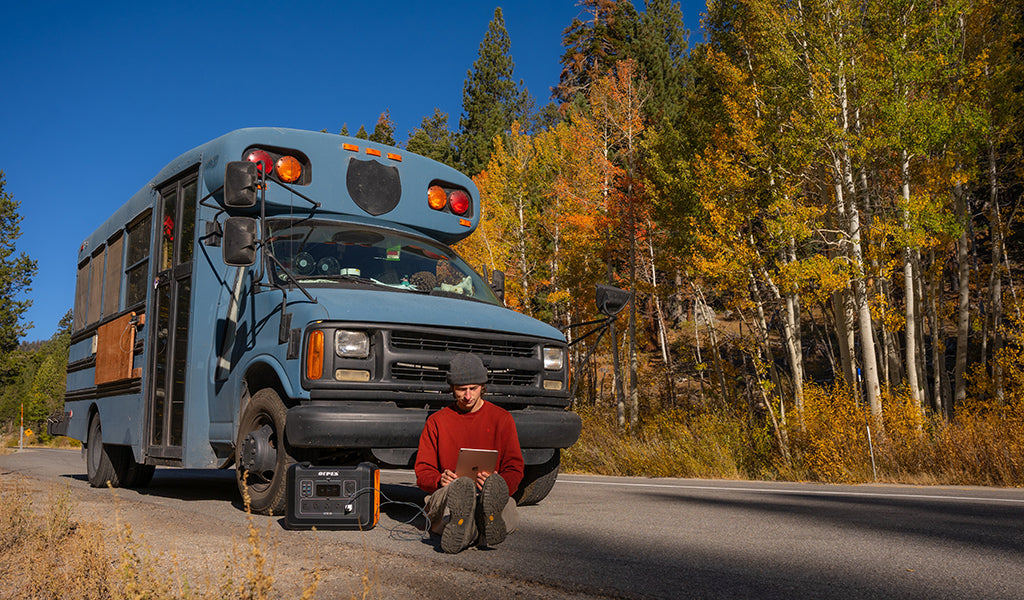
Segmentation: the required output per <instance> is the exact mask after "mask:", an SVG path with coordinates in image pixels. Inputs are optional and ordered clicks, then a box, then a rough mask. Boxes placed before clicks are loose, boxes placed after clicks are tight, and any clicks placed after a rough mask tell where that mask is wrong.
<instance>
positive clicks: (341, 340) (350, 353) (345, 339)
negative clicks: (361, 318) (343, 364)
mask: <svg viewBox="0 0 1024 600" xmlns="http://www.w3.org/2000/svg"><path fill="white" fill-rule="evenodd" d="M334 351H335V352H336V353H337V354H338V356H340V357H341V358H366V357H367V356H369V355H370V338H369V336H367V335H366V332H365V331H348V330H345V329H339V330H337V331H335V332H334Z"/></svg>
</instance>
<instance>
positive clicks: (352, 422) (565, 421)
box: [285, 401, 582, 450]
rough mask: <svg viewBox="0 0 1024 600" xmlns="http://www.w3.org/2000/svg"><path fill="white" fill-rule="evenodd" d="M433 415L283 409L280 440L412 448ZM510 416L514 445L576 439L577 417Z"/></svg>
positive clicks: (531, 411)
mask: <svg viewBox="0 0 1024 600" xmlns="http://www.w3.org/2000/svg"><path fill="white" fill-rule="evenodd" d="M432 412H433V411H432V410H429V409H424V408H399V407H398V405H397V404H395V403H394V402H346V401H336V402H331V403H329V404H328V403H325V404H305V405H301V406H295V407H293V408H291V409H289V410H288V419H287V422H286V425H285V435H286V436H287V438H288V443H289V444H291V445H292V446H296V447H300V448H351V449H356V448H368V449H373V448H416V447H417V446H418V445H419V439H420V433H422V432H423V425H424V424H425V423H426V422H427V417H428V416H430V414H431V413H432ZM509 413H510V414H511V415H512V419H513V420H514V421H515V423H516V431H517V432H518V433H519V445H520V446H521V447H522V448H523V449H524V450H525V449H530V448H568V447H569V446H572V445H573V444H574V443H576V440H577V439H579V436H580V431H581V429H582V422H581V421H580V418H579V415H577V414H576V413H574V412H571V411H567V410H562V409H543V408H525V409H522V410H511V411H509Z"/></svg>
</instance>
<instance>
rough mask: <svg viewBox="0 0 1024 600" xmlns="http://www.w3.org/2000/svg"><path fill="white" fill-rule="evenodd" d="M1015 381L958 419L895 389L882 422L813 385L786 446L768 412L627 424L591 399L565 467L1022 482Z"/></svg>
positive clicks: (686, 415)
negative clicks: (1011, 388)
mask: <svg viewBox="0 0 1024 600" xmlns="http://www.w3.org/2000/svg"><path fill="white" fill-rule="evenodd" d="M1018 389H1021V390H1022V393H1021V396H1022V397H1021V398H1008V399H1007V401H1006V403H1004V404H998V405H995V404H993V403H991V402H990V403H982V402H973V403H968V404H966V405H964V406H962V407H960V409H959V411H958V412H957V415H956V418H955V419H954V420H952V421H946V420H945V419H942V418H939V417H936V416H932V415H928V414H926V413H922V411H921V410H920V409H919V408H918V407H917V406H915V405H913V404H912V403H911V402H910V400H909V398H908V397H907V396H906V395H905V394H891V393H890V394H886V395H885V397H884V398H883V407H884V410H883V418H882V421H881V423H878V422H876V421H875V420H873V419H872V418H871V415H870V411H869V410H868V409H867V407H866V406H864V405H863V404H860V403H858V401H857V400H856V399H855V397H854V395H853V394H851V393H850V392H849V390H845V389H842V388H823V387H817V386H808V388H807V389H806V391H805V397H804V413H803V416H802V419H800V418H798V417H797V415H795V414H793V411H790V414H789V415H787V418H788V421H787V422H786V423H785V424H784V425H783V430H784V431H783V433H784V434H785V437H784V439H785V440H786V443H785V448H786V450H787V451H788V452H783V449H782V446H781V444H780V443H779V442H778V441H777V438H776V437H775V436H774V434H773V430H772V428H771V426H770V420H769V418H768V416H767V415H758V414H749V413H746V412H742V413H741V412H737V411H732V410H729V409H728V408H723V407H719V408H717V409H707V410H706V411H704V412H694V411H683V410H672V411H659V412H657V413H655V414H649V415H646V417H645V418H644V419H642V421H641V424H640V426H639V428H638V430H636V431H631V432H630V431H620V430H619V428H618V427H617V425H616V424H615V422H614V414H613V411H612V410H610V409H605V410H603V411H602V410H597V409H593V408H589V407H585V408H582V409H580V411H579V412H580V414H581V416H582V418H583V422H584V426H583V434H582V436H581V438H580V441H579V442H577V444H576V445H575V446H573V447H572V448H571V449H569V450H568V451H566V452H565V454H564V457H563V466H564V468H565V469H566V470H567V471H576V472H589V473H598V474H605V475H627V476H629V475H633V476H671V477H703V478H719V479H735V478H742V479H770V480H775V479H781V480H792V481H820V482H828V483H860V482H868V481H874V480H877V481H885V482H893V483H912V484H942V485H992V486H1024V385H1021V386H1018ZM869 430H870V436H871V439H870V441H869ZM872 457H873V458H874V463H872Z"/></svg>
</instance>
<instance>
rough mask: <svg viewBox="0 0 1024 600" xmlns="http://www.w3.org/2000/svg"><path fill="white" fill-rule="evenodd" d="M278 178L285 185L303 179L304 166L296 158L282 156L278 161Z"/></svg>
mask: <svg viewBox="0 0 1024 600" xmlns="http://www.w3.org/2000/svg"><path fill="white" fill-rule="evenodd" d="M275 168H276V169H277V178H278V179H280V180H281V181H283V182H285V183H292V182H294V181H296V180H298V178H299V177H302V164H301V163H300V162H299V160H298V159H297V158H295V157H294V156H282V157H281V158H279V159H277V165H276V167H275Z"/></svg>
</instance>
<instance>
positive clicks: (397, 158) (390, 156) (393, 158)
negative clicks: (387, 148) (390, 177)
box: [388, 152, 402, 162]
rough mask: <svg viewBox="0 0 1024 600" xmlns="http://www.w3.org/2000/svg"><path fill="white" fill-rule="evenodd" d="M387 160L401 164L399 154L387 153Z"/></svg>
mask: <svg viewBox="0 0 1024 600" xmlns="http://www.w3.org/2000/svg"><path fill="white" fill-rule="evenodd" d="M388 158H390V159H391V160H397V161H398V162H402V155H401V154H395V153H394V152H388Z"/></svg>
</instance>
